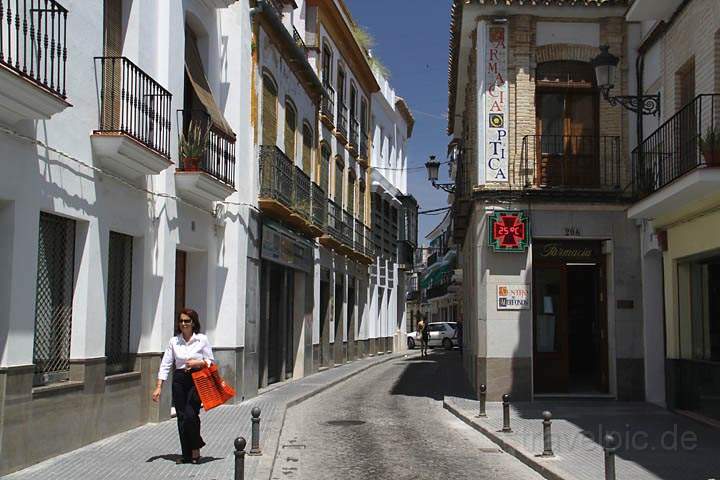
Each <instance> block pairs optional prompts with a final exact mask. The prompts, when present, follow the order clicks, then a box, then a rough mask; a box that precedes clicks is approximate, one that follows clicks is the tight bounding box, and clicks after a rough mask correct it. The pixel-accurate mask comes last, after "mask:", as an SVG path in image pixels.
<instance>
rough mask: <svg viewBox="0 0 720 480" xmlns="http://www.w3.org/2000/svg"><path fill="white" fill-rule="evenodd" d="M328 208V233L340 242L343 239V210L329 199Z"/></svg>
mask: <svg viewBox="0 0 720 480" xmlns="http://www.w3.org/2000/svg"><path fill="white" fill-rule="evenodd" d="M327 206H328V211H327V212H328V214H327V233H328V234H329V235H330V236H331V237H333V238H335V239H337V240H340V239H341V237H342V230H343V227H342V209H341V208H340V206H339V205H338V204H337V203H335V202H334V201H332V200H330V199H328V201H327Z"/></svg>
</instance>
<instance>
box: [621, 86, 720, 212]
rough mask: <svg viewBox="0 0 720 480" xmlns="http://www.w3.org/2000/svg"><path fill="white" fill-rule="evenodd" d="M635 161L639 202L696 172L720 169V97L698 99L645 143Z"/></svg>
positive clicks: (635, 178)
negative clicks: (708, 168)
mask: <svg viewBox="0 0 720 480" xmlns="http://www.w3.org/2000/svg"><path fill="white" fill-rule="evenodd" d="M632 158H633V191H634V193H635V195H636V196H637V197H638V198H644V197H646V196H648V195H650V194H651V193H653V192H656V191H658V190H660V189H661V188H663V187H664V186H666V185H668V184H669V183H670V182H672V181H674V180H676V179H678V178H680V177H682V176H683V175H685V174H687V173H689V172H691V171H693V170H696V169H699V168H705V167H720V94H705V95H698V96H697V97H695V99H694V100H693V101H692V102H690V103H688V104H687V105H685V106H684V107H683V108H682V109H680V110H679V111H678V112H677V113H675V115H673V116H672V117H670V118H669V119H668V120H667V121H666V122H665V123H663V124H662V125H661V126H660V127H659V128H658V129H657V130H655V132H653V133H652V134H651V135H650V136H649V137H647V138H646V139H645V140H643V142H642V143H641V144H640V145H638V146H637V147H636V148H635V150H633V152H632Z"/></svg>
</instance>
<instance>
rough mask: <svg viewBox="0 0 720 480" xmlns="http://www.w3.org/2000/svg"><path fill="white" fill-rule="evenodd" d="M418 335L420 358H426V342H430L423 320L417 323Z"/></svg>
mask: <svg viewBox="0 0 720 480" xmlns="http://www.w3.org/2000/svg"><path fill="white" fill-rule="evenodd" d="M418 333H420V356H421V357H427V348H428V341H429V340H430V332H429V331H428V326H427V323H425V319H422V320H420V321H419V322H418Z"/></svg>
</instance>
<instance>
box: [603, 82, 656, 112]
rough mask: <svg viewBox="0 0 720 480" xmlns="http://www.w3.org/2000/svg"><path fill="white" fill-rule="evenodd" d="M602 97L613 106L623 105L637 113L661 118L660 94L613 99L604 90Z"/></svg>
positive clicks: (621, 96)
mask: <svg viewBox="0 0 720 480" xmlns="http://www.w3.org/2000/svg"><path fill="white" fill-rule="evenodd" d="M602 95H603V97H604V98H605V100H607V101H608V102H609V103H610V105H612V106H615V105H621V106H623V107H625V108H626V109H628V110H630V111H632V112H635V113H642V114H643V115H656V116H658V117H659V116H660V94H659V93H658V94H656V95H617V96H614V97H613V96H611V95H610V91H609V90H607V89H604V90H603V91H602Z"/></svg>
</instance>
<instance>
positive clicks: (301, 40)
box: [292, 27, 307, 51]
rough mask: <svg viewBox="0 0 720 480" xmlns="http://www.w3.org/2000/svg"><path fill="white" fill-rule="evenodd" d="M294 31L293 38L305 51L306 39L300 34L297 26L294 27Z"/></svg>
mask: <svg viewBox="0 0 720 480" xmlns="http://www.w3.org/2000/svg"><path fill="white" fill-rule="evenodd" d="M292 33H293V40H295V45H297V46H298V47H300V48H301V49H303V51H305V49H306V48H307V47H306V46H305V41H303V39H302V37H301V36H300V32H298V31H297V28H295V27H293V32H292Z"/></svg>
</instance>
